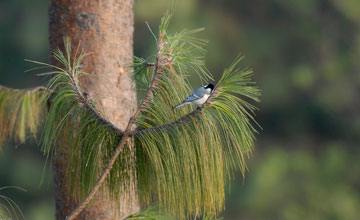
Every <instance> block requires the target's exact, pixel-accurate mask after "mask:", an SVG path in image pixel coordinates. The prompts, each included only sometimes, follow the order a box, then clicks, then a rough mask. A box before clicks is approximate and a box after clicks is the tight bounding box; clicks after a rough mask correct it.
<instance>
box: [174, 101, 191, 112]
mask: <svg viewBox="0 0 360 220" xmlns="http://www.w3.org/2000/svg"><path fill="white" fill-rule="evenodd" d="M186 104H189V103H188V102H183V103H180V104H178V105H175V106H174V107H172V108H171V109H172V110H174V109H176V108H179V107H180V106H183V105H186Z"/></svg>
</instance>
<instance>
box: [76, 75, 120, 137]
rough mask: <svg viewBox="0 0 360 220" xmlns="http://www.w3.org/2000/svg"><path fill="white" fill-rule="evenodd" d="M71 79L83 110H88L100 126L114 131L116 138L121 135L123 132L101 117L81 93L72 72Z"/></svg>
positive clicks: (77, 81)
mask: <svg viewBox="0 0 360 220" xmlns="http://www.w3.org/2000/svg"><path fill="white" fill-rule="evenodd" d="M69 75H70V78H71V82H72V84H73V86H74V88H75V92H76V95H77V98H78V99H79V102H80V103H82V104H83V105H84V107H85V109H87V110H88V112H89V113H90V114H92V115H93V116H94V117H95V118H96V119H97V120H98V122H99V123H100V124H103V125H107V126H108V127H109V129H111V130H113V131H115V132H116V133H118V136H121V135H123V133H124V131H123V130H121V129H120V128H118V127H116V126H115V125H114V124H113V123H111V122H110V121H109V120H107V119H106V118H105V117H103V116H101V115H100V114H99V112H98V111H97V110H96V109H95V108H94V106H93V105H92V104H91V102H90V100H89V98H88V96H87V95H86V94H85V93H83V92H82V91H81V88H80V86H79V80H78V79H77V77H76V76H75V74H74V72H73V73H72V74H69Z"/></svg>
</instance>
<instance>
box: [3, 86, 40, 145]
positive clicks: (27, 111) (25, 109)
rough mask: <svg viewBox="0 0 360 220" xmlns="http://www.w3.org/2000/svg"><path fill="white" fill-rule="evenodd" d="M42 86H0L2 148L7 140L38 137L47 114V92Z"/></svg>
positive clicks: (22, 140) (16, 140) (18, 141)
mask: <svg viewBox="0 0 360 220" xmlns="http://www.w3.org/2000/svg"><path fill="white" fill-rule="evenodd" d="M46 93H47V91H45V90H43V89H42V88H40V87H39V88H35V89H31V90H18V89H10V88H7V87H3V86H0V148H1V146H3V144H5V142H6V141H14V142H15V143H24V142H25V141H26V140H27V138H29V137H33V138H36V137H37V133H38V129H39V126H40V125H41V123H42V120H43V118H44V116H45V114H46V111H45V109H46V102H45V101H46V95H45V94H46Z"/></svg>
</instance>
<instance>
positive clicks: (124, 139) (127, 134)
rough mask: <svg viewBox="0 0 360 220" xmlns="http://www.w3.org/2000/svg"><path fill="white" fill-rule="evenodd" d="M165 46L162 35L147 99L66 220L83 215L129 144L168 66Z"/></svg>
mask: <svg viewBox="0 0 360 220" xmlns="http://www.w3.org/2000/svg"><path fill="white" fill-rule="evenodd" d="M163 44H164V42H163V41H162V37H161V35H160V37H159V42H158V53H157V56H156V64H155V70H154V75H153V79H152V81H151V84H150V86H149V88H148V90H147V92H146V96H145V98H144V99H143V101H142V102H141V104H140V107H139V108H138V109H137V110H136V112H135V113H134V115H133V117H131V118H130V120H129V122H128V124H127V127H126V129H125V131H124V133H123V135H122V137H121V140H120V143H119V145H118V146H117V147H116V149H115V151H114V153H113V154H112V156H111V159H110V161H109V162H108V163H107V164H106V166H105V168H104V170H103V172H102V173H101V175H100V177H99V178H98V180H97V181H96V184H95V185H94V187H93V188H92V189H91V191H90V192H89V193H88V194H87V196H86V197H85V198H84V200H83V201H82V202H81V203H80V204H79V205H78V206H77V207H76V208H75V210H74V211H73V212H72V213H71V214H70V215H69V216H68V217H67V218H66V220H73V219H75V218H76V217H77V216H78V215H79V214H80V213H81V211H82V210H83V209H84V208H85V207H86V206H87V205H88V204H89V202H90V201H91V199H92V198H93V197H94V195H95V194H96V192H97V191H98V190H99V188H100V187H101V186H102V184H103V183H104V181H105V179H106V177H107V176H108V175H109V173H110V170H111V168H112V166H113V165H114V163H115V161H116V160H117V159H118V157H119V155H120V153H121V152H122V151H123V149H124V146H125V144H126V143H127V141H128V139H129V138H130V136H131V133H132V132H131V130H132V127H133V125H134V124H135V122H136V118H137V117H138V115H139V114H140V112H141V111H142V110H143V109H144V107H145V106H146V105H147V104H148V103H149V102H150V101H151V99H152V95H153V90H154V89H155V87H156V84H157V82H158V81H159V80H160V78H161V73H162V67H163V66H165V65H168V64H167V63H164V62H163V61H164V60H165V59H164V57H163V56H162V54H161V51H162V47H163V46H162V45H163ZM80 94H81V93H80ZM81 97H82V96H81ZM83 101H84V100H83Z"/></svg>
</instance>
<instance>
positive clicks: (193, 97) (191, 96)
mask: <svg viewBox="0 0 360 220" xmlns="http://www.w3.org/2000/svg"><path fill="white" fill-rule="evenodd" d="M200 98H201V97H200V96H197V95H195V94H194V93H193V94H191V95H189V96H188V97H186V99H185V101H184V102H192V101H195V100H197V99H200Z"/></svg>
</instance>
